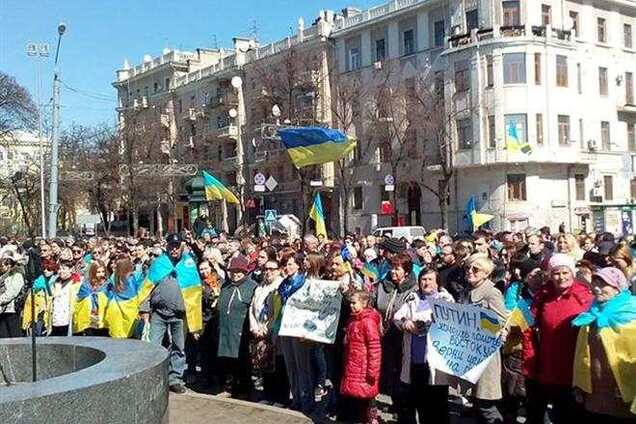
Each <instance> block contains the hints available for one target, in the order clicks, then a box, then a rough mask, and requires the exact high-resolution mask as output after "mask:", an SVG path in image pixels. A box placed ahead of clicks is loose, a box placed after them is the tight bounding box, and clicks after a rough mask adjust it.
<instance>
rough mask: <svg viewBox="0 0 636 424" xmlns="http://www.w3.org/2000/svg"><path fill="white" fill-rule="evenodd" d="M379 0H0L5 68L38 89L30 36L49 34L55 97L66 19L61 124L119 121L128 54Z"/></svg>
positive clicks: (222, 40) (277, 28)
mask: <svg viewBox="0 0 636 424" xmlns="http://www.w3.org/2000/svg"><path fill="white" fill-rule="evenodd" d="M381 3H383V1H381V0H352V1H349V2H348V1H346V0H311V1H310V0H296V1H294V0H268V1H265V0H260V1H258V0H233V1H210V0H208V1H205V0H189V1H183V2H177V1H166V0H57V1H52V0H0V70H2V71H3V72H5V73H8V74H9V75H12V76H14V77H15V78H16V79H17V81H18V82H19V83H20V84H22V85H23V86H25V87H26V88H27V89H29V90H30V91H31V92H32V94H33V95H34V89H35V72H36V71H35V69H36V68H35V66H36V65H35V60H34V59H33V58H30V57H28V56H27V55H26V52H25V46H26V44H27V43H28V42H30V41H34V42H46V43H49V45H50V51H51V56H50V57H49V58H48V60H46V61H44V62H42V65H41V75H42V81H43V82H42V84H43V86H42V95H41V99H42V103H43V104H46V103H47V102H48V101H49V99H50V97H51V81H52V79H53V56H54V53H55V44H56V42H57V25H58V23H59V22H65V23H66V25H67V31H66V33H65V34H64V37H63V39H62V47H61V52H60V69H61V75H62V80H63V81H64V82H65V83H66V84H67V85H68V86H70V87H72V88H74V89H77V90H80V91H82V92H86V93H90V94H91V95H92V97H87V96H85V95H80V94H78V93H76V92H73V91H69V90H68V89H63V90H62V121H63V123H62V125H63V126H68V125H70V124H71V122H76V123H79V124H85V125H92V124H97V123H101V122H108V123H113V122H114V118H115V112H114V108H115V105H116V104H115V100H116V95H115V90H114V89H113V88H112V86H111V82H112V81H113V80H114V78H115V70H116V69H118V68H120V67H121V65H122V64H123V61H124V58H128V60H129V61H130V63H131V64H139V63H141V60H142V57H143V55H144V54H150V55H151V56H153V57H155V56H157V55H159V54H160V53H161V50H162V49H163V48H165V47H170V48H176V49H183V50H191V51H193V50H194V49H195V48H197V47H212V46H213V45H214V39H215V37H216V40H217V45H218V47H230V46H231V43H232V37H234V36H241V35H243V36H246V35H249V33H250V28H251V27H252V26H253V22H254V20H256V27H257V29H258V32H257V33H258V38H259V41H260V42H261V43H268V42H271V41H275V40H278V39H280V38H282V37H285V36H287V35H288V34H289V31H290V30H289V28H290V26H291V27H293V28H296V25H297V21H298V18H299V17H300V16H302V17H303V18H304V19H305V23H306V25H309V24H311V22H313V20H314V19H315V17H317V16H318V12H319V11H320V10H321V9H331V10H340V9H342V8H343V7H345V6H348V5H353V6H357V7H360V8H363V9H366V8H369V7H372V6H374V5H376V4H381Z"/></svg>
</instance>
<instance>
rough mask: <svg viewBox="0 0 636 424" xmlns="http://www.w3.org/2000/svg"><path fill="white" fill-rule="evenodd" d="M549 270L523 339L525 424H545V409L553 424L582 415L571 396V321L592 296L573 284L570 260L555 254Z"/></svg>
mask: <svg viewBox="0 0 636 424" xmlns="http://www.w3.org/2000/svg"><path fill="white" fill-rule="evenodd" d="M548 270H549V275H550V281H549V282H547V283H546V284H544V285H543V287H542V288H541V290H540V291H539V292H538V293H537V294H536V296H535V300H534V303H533V305H532V313H533V314H534V317H535V325H534V327H533V329H531V330H529V331H528V332H526V333H525V334H524V338H523V359H524V374H525V375H526V395H527V397H528V405H527V408H528V419H527V421H526V422H527V423H528V424H543V422H544V421H543V419H544V416H545V413H546V410H547V406H548V404H552V414H551V415H552V422H553V423H554V424H563V423H573V422H576V420H577V418H578V414H579V413H580V412H579V411H580V409H579V408H578V406H577V404H576V402H575V400H574V394H573V391H572V365H573V363H574V350H575V348H576V339H577V332H578V329H577V328H576V327H574V326H573V325H572V320H573V319H574V318H575V317H576V316H578V315H579V314H580V313H581V312H584V311H587V310H588V309H589V307H590V305H591V303H592V299H593V296H592V293H591V292H590V289H589V287H588V286H587V285H586V284H584V283H582V282H580V281H577V280H575V278H574V276H575V274H576V270H575V265H574V259H573V258H572V257H571V256H569V255H566V254H563V253H557V254H555V255H553V256H552V257H551V258H550V262H549V265H548Z"/></svg>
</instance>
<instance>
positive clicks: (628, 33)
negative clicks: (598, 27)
mask: <svg viewBox="0 0 636 424" xmlns="http://www.w3.org/2000/svg"><path fill="white" fill-rule="evenodd" d="M623 45H624V46H625V48H628V49H631V48H632V46H633V39H632V26H631V25H630V24H623Z"/></svg>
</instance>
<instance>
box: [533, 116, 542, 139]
mask: <svg viewBox="0 0 636 424" xmlns="http://www.w3.org/2000/svg"><path fill="white" fill-rule="evenodd" d="M535 119H536V125H537V127H536V131H537V145H538V146H542V145H543V114H541V113H537V116H536V117H535Z"/></svg>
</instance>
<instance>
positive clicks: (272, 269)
mask: <svg viewBox="0 0 636 424" xmlns="http://www.w3.org/2000/svg"><path fill="white" fill-rule="evenodd" d="M277 269H278V268H265V271H276V270H277Z"/></svg>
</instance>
